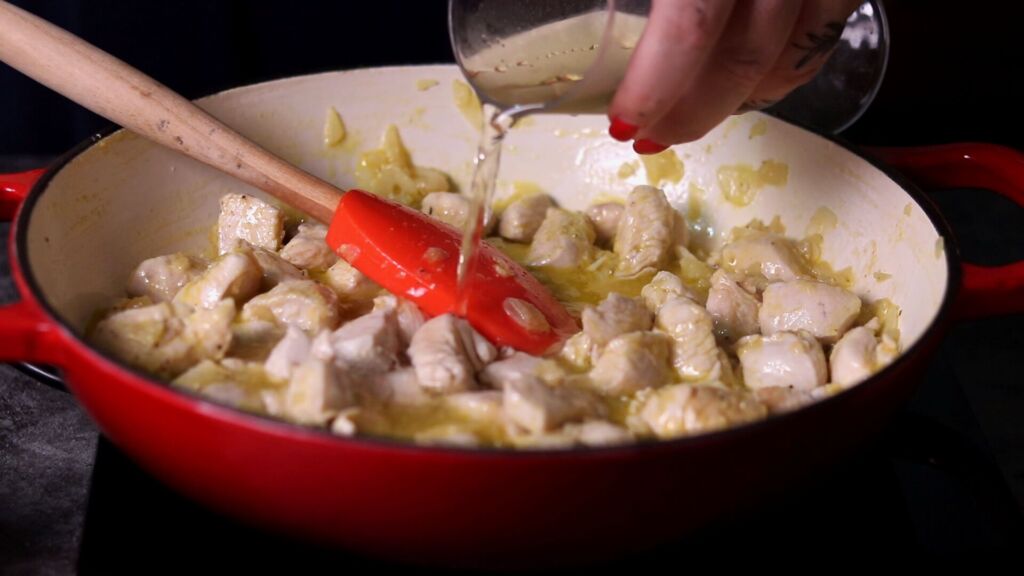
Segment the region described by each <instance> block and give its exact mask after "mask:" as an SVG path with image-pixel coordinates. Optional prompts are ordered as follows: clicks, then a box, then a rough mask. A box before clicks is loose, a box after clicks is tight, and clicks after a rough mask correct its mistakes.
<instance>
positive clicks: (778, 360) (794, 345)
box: [736, 331, 828, 390]
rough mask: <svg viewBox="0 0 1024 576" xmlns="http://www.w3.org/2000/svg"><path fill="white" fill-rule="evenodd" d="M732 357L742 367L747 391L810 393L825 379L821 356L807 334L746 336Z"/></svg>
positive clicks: (825, 373) (826, 376)
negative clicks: (772, 389) (776, 388)
mask: <svg viewBox="0 0 1024 576" xmlns="http://www.w3.org/2000/svg"><path fill="white" fill-rule="evenodd" d="M736 354H737V355H738V356H739V358H740V365H741V366H742V367H743V382H744V384H746V386H747V387H748V388H751V389H755V390H756V389H758V388H768V387H772V386H785V387H790V388H793V389H795V390H811V389H813V388H816V387H818V386H821V385H823V384H825V381H826V380H828V367H827V365H826V364H825V353H824V352H822V350H821V344H819V343H818V341H817V340H815V339H814V337H813V336H812V335H811V334H809V333H807V332H802V331H801V332H797V333H794V332H776V333H775V334H771V335H769V336H760V335H754V336H747V337H745V338H743V339H741V340H740V341H739V343H738V344H737V348H736Z"/></svg>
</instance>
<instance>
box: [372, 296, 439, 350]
mask: <svg viewBox="0 0 1024 576" xmlns="http://www.w3.org/2000/svg"><path fill="white" fill-rule="evenodd" d="M377 311H391V312H394V314H395V320H397V321H398V341H399V343H400V344H401V348H402V350H405V349H406V348H408V347H409V343H410V342H412V336H413V334H415V333H416V331H417V330H419V329H420V327H421V326H423V323H424V322H426V321H427V316H426V315H425V314H424V313H423V311H422V310H420V308H419V306H417V305H415V304H413V303H412V302H410V301H408V300H405V299H403V298H399V297H397V296H395V295H394V294H382V295H380V296H377V297H376V298H374V299H373V312H377Z"/></svg>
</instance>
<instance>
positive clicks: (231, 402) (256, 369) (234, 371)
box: [172, 358, 276, 412]
mask: <svg viewBox="0 0 1024 576" xmlns="http://www.w3.org/2000/svg"><path fill="white" fill-rule="evenodd" d="M265 378H266V377H265V375H264V374H263V370H262V368H260V366H259V365H258V364H252V363H249V362H241V361H238V360H235V359H231V358H229V359H225V360H224V361H223V362H220V363H218V362H214V361H212V360H203V361H202V362H200V363H198V364H196V365H195V366H193V367H191V368H189V369H188V370H187V371H185V372H184V373H183V374H181V375H180V376H178V377H177V378H175V379H174V381H173V382H172V384H173V385H174V386H176V387H178V388H184V389H186V390H192V391H193V392H198V393H200V394H202V395H203V396H205V397H206V398H209V399H211V400H213V401H215V402H220V403H222V404H227V405H228V406H232V407H235V408H239V409H241V410H247V411H250V412H263V411H265V410H267V407H266V406H265V403H264V396H265V395H264V394H263V392H265V391H276V390H274V389H269V390H266V389H264V390H261V389H260V388H259V387H257V386H253V385H252V383H253V382H260V381H262V380H265Z"/></svg>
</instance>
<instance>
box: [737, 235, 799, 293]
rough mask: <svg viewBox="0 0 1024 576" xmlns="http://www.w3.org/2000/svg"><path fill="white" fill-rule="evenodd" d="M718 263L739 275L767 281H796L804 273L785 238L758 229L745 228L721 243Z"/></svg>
mask: <svg viewBox="0 0 1024 576" xmlns="http://www.w3.org/2000/svg"><path fill="white" fill-rule="evenodd" d="M722 266H723V267H724V268H725V269H726V270H728V271H730V272H734V273H736V274H740V275H745V276H758V275H759V276H763V277H764V278H766V279H767V280H768V281H769V282H779V281H789V280H796V279H798V278H801V277H803V276H806V275H807V270H806V268H805V267H804V265H803V263H802V262H801V261H800V258H799V257H798V256H797V252H796V250H795V249H794V247H793V243H792V242H791V241H790V240H789V239H787V238H784V237H782V236H780V235H778V234H773V233H771V232H762V231H759V230H750V231H746V232H745V233H744V234H743V235H742V236H740V237H739V238H737V239H736V240H733V241H732V242H730V243H728V244H726V245H725V246H723V247H722Z"/></svg>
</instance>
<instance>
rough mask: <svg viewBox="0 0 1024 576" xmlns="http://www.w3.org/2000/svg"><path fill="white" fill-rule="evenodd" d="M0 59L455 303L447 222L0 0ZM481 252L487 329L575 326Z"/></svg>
mask: <svg viewBox="0 0 1024 576" xmlns="http://www.w3.org/2000/svg"><path fill="white" fill-rule="evenodd" d="M0 60H3V61H4V62H6V63H7V64H10V65H11V66H13V67H14V68H16V69H18V70H20V71H21V72H23V73H25V74H26V75H28V76H30V77H32V78H34V79H35V80H37V81H38V82H40V83H42V84H45V85H46V86H49V87H50V88H52V89H53V90H55V91H57V92H59V93H60V94H63V95H64V96H67V97H68V98H70V99H71V100H74V101H75V102H77V103H79V104H81V105H83V106H85V107H86V108H89V109H90V110H92V111H94V112H96V113H97V114H100V115H101V116H104V117H106V118H108V119H109V120H111V121H113V122H116V123H118V124H120V125H122V126H124V127H126V128H129V129H131V130H132V131H134V132H136V133H138V134H140V135H142V136H145V137H146V138H148V139H150V140H152V141H154V142H156V143H158V144H162V145H164V146H167V147H168V148H172V149H174V150H178V151H179V152H182V153H184V154H186V155H187V156H190V157H192V158H195V159H196V160H199V161H200V162H204V163H206V164H209V165H210V166H213V167H214V168H217V169H219V170H221V171H223V172H225V173H227V174H229V175H231V176H234V177H236V178H238V179H239V180H242V181H244V182H247V183H248V184H251V185H253V186H255V187H256V188H259V189H260V190H263V191H265V192H267V193H269V194H271V195H273V196H275V197H277V198H278V199H280V200H282V201H283V202H285V203H287V204H290V205H292V206H294V207H295V208H297V209H299V210H301V211H303V212H305V213H306V214H309V215H310V216H312V217H313V218H316V219H317V220H320V221H322V222H330V223H331V227H330V231H329V233H328V236H327V238H328V244H330V245H331V247H332V248H334V249H335V250H339V253H340V254H341V255H342V257H344V258H346V260H349V261H350V262H351V263H352V265H353V266H355V267H356V268H357V269H359V270H360V271H362V272H363V273H364V274H366V275H367V276H369V277H370V278H372V279H373V280H375V281H376V282H377V283H379V284H380V285H381V286H383V287H385V288H387V289H388V290H389V291H391V292H393V293H395V294H397V295H400V296H402V297H403V298H407V299H409V300H411V301H413V302H415V303H416V304H418V305H419V306H420V307H421V308H422V309H423V310H424V311H425V312H427V313H428V314H435V315H436V314H443V313H446V312H455V311H456V295H457V291H456V267H457V262H458V247H459V234H458V233H457V232H456V231H455V230H454V229H452V228H449V227H447V226H444V225H442V224H439V223H436V222H435V221H433V220H430V219H428V218H427V217H426V216H423V215H421V214H419V213H417V212H415V211H413V210H410V209H408V208H405V207H402V206H400V205H398V204H395V203H392V202H387V201H384V200H381V199H379V198H377V197H375V196H373V195H371V194H367V193H365V192H359V191H352V192H349V193H346V194H344V195H343V192H342V191H341V190H339V189H337V188H335V187H334V186H332V185H330V184H328V183H327V182H324V181H323V180H320V179H319V178H316V177H315V176H312V175H310V174H308V173H306V172H303V171H302V170H300V169H298V168H296V167H295V166H292V165H291V164H289V163H287V162H285V161H284V160H282V159H280V158H278V157H276V156H274V155H273V154H271V153H269V152H267V151H266V150H264V149H263V148H261V147H260V146H258V145H257V144H255V143H254V142H252V141H250V140H248V139H246V138H245V137H243V136H242V135H240V134H238V133H237V132H235V131H234V130H232V129H231V128H229V127H227V126H226V125H224V124H222V123H221V122H220V121H218V120H217V119H215V118H213V117H212V116H210V115H209V114H207V113H206V112H204V111H203V110H201V109H199V108H198V107H197V106H195V105H194V104H192V103H191V102H189V101H188V100H186V99H185V98H182V97H181V96H179V95H178V94H176V93H174V92H173V91H171V90H170V89H168V88H167V87H166V86H163V85H162V84H160V83H159V82H157V81H155V80H153V79H152V78H150V77H148V76H146V75H145V74H143V73H141V72H139V71H138V70H136V69H134V68H132V67H131V66H128V65H127V64H125V63H124V62H122V61H120V60H118V59H117V58H114V57H113V56H111V55H109V54H107V53H106V52H103V51H102V50H100V49H98V48H96V47H95V46H92V45H90V44H88V43H87V42H85V41H83V40H82V39H80V38H78V37H76V36H74V35H73V34H70V33H68V32H67V31H65V30H62V29H60V28H58V27H56V26H54V25H52V24H50V23H48V22H46V21H45V20H42V19H40V18H38V17H36V16H33V15H32V14H29V13H28V12H25V11H24V10H21V9H20V8H17V7H14V6H12V5H10V4H8V3H6V2H0ZM431 248H436V250H430V249H431ZM428 252H429V254H428ZM442 254H443V255H444V257H443V258H442V257H441V255H442ZM480 257H481V260H480V261H479V262H478V264H477V266H476V270H477V273H476V274H475V275H474V277H473V279H472V280H471V282H470V288H471V295H470V298H469V302H468V306H467V308H466V314H465V315H466V318H467V319H468V320H469V322H470V323H471V324H472V325H473V326H474V327H476V328H477V329H478V330H479V331H480V332H481V333H482V334H484V335H485V336H487V337H488V338H489V339H490V340H491V341H493V342H494V343H496V344H499V345H507V346H512V347H514V348H517V349H519V350H523V351H526V352H531V353H541V352H544V351H546V350H549V349H550V348H551V347H552V346H554V345H556V344H557V343H558V342H560V341H561V340H563V339H564V338H565V337H567V336H568V335H569V334H571V333H572V332H573V331H575V329H576V325H575V321H574V320H573V319H572V317H571V316H569V314H568V313H567V312H566V311H565V309H564V308H563V307H562V306H561V305H560V304H559V303H558V301H556V300H555V299H554V297H553V296H551V294H550V293H549V292H548V291H547V290H546V289H545V288H544V287H543V286H542V285H541V284H540V283H539V282H537V281H536V280H535V279H534V278H533V277H531V276H530V275H529V274H528V273H527V272H525V271H524V270H523V269H522V268H520V267H519V266H518V265H516V264H515V263H514V262H512V261H511V260H509V259H508V258H506V257H504V256H503V255H502V254H500V253H498V252H497V251H496V250H493V249H491V248H486V247H485V248H484V249H483V250H482V251H481V254H480ZM424 258H425V260H424Z"/></svg>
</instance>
